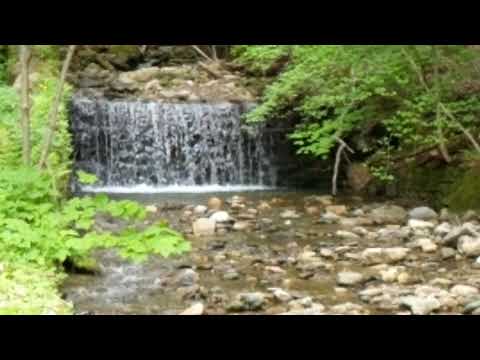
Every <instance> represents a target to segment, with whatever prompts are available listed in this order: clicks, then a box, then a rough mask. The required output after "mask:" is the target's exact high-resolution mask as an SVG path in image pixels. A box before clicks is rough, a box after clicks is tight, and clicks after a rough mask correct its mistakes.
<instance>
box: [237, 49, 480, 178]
mask: <svg viewBox="0 0 480 360" xmlns="http://www.w3.org/2000/svg"><path fill="white" fill-rule="evenodd" d="M234 55H235V56H236V57H237V58H238V60H239V61H240V62H241V63H242V64H244V65H246V66H247V68H248V69H249V71H250V72H252V73H253V74H256V76H271V75H272V74H275V75H277V74H278V76H275V77H273V78H272V81H271V84H270V85H269V86H268V87H267V88H266V90H265V93H264V97H263V99H262V102H261V104H260V106H259V107H258V108H256V109H255V110H254V111H253V112H251V113H250V114H249V115H248V120H249V121H252V122H256V121H265V120H269V119H278V120H281V119H286V118H291V117H296V118H299V119H301V121H300V123H299V125H298V127H297V129H296V130H295V131H294V132H293V133H292V134H291V139H292V140H293V141H294V143H295V144H296V145H297V146H298V151H299V153H301V154H308V155H312V156H315V157H324V158H326V157H328V156H329V155H331V153H332V150H334V149H335V148H336V147H337V144H338V139H345V140H348V142H349V143H350V145H351V146H352V147H354V148H355V150H356V152H357V156H360V157H362V158H363V159H368V160H369V163H370V164H371V167H372V169H373V170H374V171H375V173H376V174H377V175H378V176H380V177H382V178H383V179H391V174H390V169H391V168H392V167H393V166H392V153H393V152H394V151H395V152H396V153H397V155H398V154H409V153H410V152H418V151H420V150H422V149H431V148H438V149H439V151H440V152H441V154H442V156H443V157H444V159H445V161H446V162H450V161H451V158H450V153H449V145H451V144H453V143H454V140H456V139H457V138H458V137H462V139H465V141H466V142H467V143H468V145H467V146H464V149H465V150H468V152H469V155H471V154H472V152H471V150H474V155H476V156H478V155H479V154H478V153H479V152H480V147H479V146H478V128H479V125H480V124H479V121H478V115H479V112H480V98H479V95H480V91H479V90H480V68H479V67H478V59H479V58H480V57H479V56H480V54H479V52H478V49H477V48H476V47H475V46H464V45H448V46H447V45H445V46H443V45H442V46H439V45H435V46H432V45H411V46H400V45H369V46H365V45H358V46H356V45H355V46H354V45H328V46H327V45H312V46H304V45H281V46H273V45H272V46H237V47H236V48H234Z"/></svg>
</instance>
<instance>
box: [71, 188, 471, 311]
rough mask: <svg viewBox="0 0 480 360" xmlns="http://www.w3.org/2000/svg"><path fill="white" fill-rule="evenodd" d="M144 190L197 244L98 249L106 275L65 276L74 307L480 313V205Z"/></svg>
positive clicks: (153, 216) (153, 209)
mask: <svg viewBox="0 0 480 360" xmlns="http://www.w3.org/2000/svg"><path fill="white" fill-rule="evenodd" d="M140 200H143V201H145V202H146V203H147V204H149V205H150V204H151V203H152V202H153V203H154V205H150V206H149V207H148V210H149V211H150V220H149V221H156V220H158V219H160V218H164V219H167V220H168V221H169V222H170V223H171V225H172V226H173V227H174V228H176V229H177V230H179V231H181V232H182V233H184V234H185V235H186V236H187V238H188V239H189V240H190V241H191V243H192V251H191V252H190V253H189V254H188V255H186V256H183V257H180V258H172V259H161V258H155V259H151V260H150V261H149V262H147V263H144V264H132V263H128V262H126V261H123V260H121V259H120V258H119V257H117V256H116V255H115V253H112V252H99V253H97V254H96V255H95V256H96V258H97V260H98V262H99V265H100V272H99V274H97V275H80V274H74V275H71V276H70V278H69V279H68V280H67V281H66V282H65V284H64V287H63V292H64V294H65V297H66V298H67V299H68V300H70V301H72V302H73V303H74V305H75V309H76V313H78V314H191V315H200V314H207V315H215V314H260V315H262V314H269V315H274V314H292V315H297V314H300V315H323V314H339V315H344V314H345V315H347V314H348V315H350V314H352V315H369V314H377V315H380V314H399V315H400V314H402V315H410V314H414V315H427V314H480V291H479V289H480V217H479V216H478V214H476V213H475V212H471V211H470V212H467V213H464V214H461V215H458V214H450V213H449V212H448V211H447V210H441V211H438V212H436V211H434V210H432V209H430V208H428V207H424V206H420V207H415V206H405V207H403V206H399V205H395V204H391V203H387V202H380V201H377V202H372V201H369V202H367V203H366V202H365V201H364V200H362V199H360V198H342V199H340V198H338V199H333V198H332V197H330V196H318V195H311V194H308V196H306V194H303V193H272V192H260V193H246V194H245V193H244V194H224V195H222V196H218V197H213V196H212V197H209V196H207V195H203V196H196V197H194V198H190V199H189V198H185V199H180V200H178V199H177V200H175V201H171V200H168V199H167V200H165V199H162V200H160V199H159V200H158V201H152V198H151V197H149V196H145V197H144V198H143V199H140ZM155 203H157V204H155ZM415 205H418V204H415ZM107 220H108V219H102V218H99V219H98V221H97V226H98V227H99V228H101V229H108V230H110V231H111V230H115V228H116V229H119V228H121V227H122V225H123V224H118V223H109V222H108V221H107Z"/></svg>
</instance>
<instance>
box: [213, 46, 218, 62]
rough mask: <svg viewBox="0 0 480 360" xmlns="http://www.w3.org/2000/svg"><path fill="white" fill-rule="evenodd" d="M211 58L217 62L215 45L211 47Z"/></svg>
mask: <svg viewBox="0 0 480 360" xmlns="http://www.w3.org/2000/svg"><path fill="white" fill-rule="evenodd" d="M212 58H213V60H214V61H218V55H217V45H212Z"/></svg>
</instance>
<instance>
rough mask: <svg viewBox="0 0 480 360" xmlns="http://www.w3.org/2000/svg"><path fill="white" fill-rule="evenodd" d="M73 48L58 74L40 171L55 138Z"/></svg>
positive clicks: (43, 166)
mask: <svg viewBox="0 0 480 360" xmlns="http://www.w3.org/2000/svg"><path fill="white" fill-rule="evenodd" d="M75 47H76V45H70V47H69V48H68V53H67V57H66V58H65V61H64V62H63V68H62V73H61V74H60V81H59V83H58V89H57V94H56V96H55V100H54V102H53V105H52V108H51V110H50V115H49V122H48V127H47V129H46V131H45V137H44V143H43V148H42V152H41V157H40V162H39V167H40V168H41V169H44V168H45V166H46V164H47V160H48V155H49V153H50V148H51V147H52V143H53V139H54V137H55V131H56V129H57V122H58V110H59V108H60V103H61V100H62V96H63V89H64V85H65V78H66V77H67V73H68V69H69V67H70V63H71V61H72V57H73V54H74V52H75Z"/></svg>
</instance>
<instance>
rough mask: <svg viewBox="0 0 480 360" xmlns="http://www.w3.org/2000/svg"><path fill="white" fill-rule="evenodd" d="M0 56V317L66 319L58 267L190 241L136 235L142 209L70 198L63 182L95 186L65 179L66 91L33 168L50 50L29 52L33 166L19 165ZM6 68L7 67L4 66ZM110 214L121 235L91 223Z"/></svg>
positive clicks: (54, 72) (166, 233)
mask: <svg viewBox="0 0 480 360" xmlns="http://www.w3.org/2000/svg"><path fill="white" fill-rule="evenodd" d="M6 54H7V53H6V52H5V51H3V49H2V51H1V52H0V266H1V268H0V293H2V295H0V314H17V313H21V314H42V313H69V312H71V311H72V307H71V305H70V304H68V303H66V302H64V301H63V300H61V298H60V296H59V294H58V291H57V286H58V285H59V284H60V282H61V280H62V278H63V275H62V274H63V272H64V265H65V264H66V263H73V264H74V265H75V266H77V267H82V266H85V265H88V266H91V264H92V260H91V259H90V255H91V253H92V251H93V250H95V249H102V248H115V249H118V251H119V253H120V255H122V256H124V257H126V258H128V259H131V260H134V261H142V260H145V259H147V258H148V256H149V255H150V254H159V255H161V256H170V255H174V254H179V253H182V252H185V251H188V250H189V243H187V242H185V240H184V239H183V237H182V236H181V235H180V234H178V233H176V232H175V231H173V230H171V229H169V228H168V226H167V224H166V223H164V222H159V223H157V224H154V225H152V226H151V227H149V228H147V229H144V230H141V229H138V227H134V225H135V223H136V222H138V221H143V220H145V218H146V216H147V214H146V211H145V208H144V207H143V206H141V205H140V204H137V203H134V202H130V201H116V202H115V201H110V200H109V199H108V198H107V197H106V196H97V197H93V198H92V197H83V198H71V199H69V198H68V191H67V189H68V187H67V185H68V182H69V179H70V177H71V176H78V178H79V181H80V182H85V183H93V182H95V181H96V179H95V177H93V176H91V175H89V174H84V173H80V174H72V173H71V154H72V148H71V139H70V133H69V131H68V120H67V102H68V99H69V97H70V88H69V87H68V86H67V88H66V91H64V93H63V96H62V98H61V104H60V107H59V111H58V114H59V116H58V121H57V124H56V128H55V137H54V141H53V144H52V147H51V149H50V151H49V154H48V161H47V163H46V166H45V168H41V167H39V166H36V164H38V163H39V160H40V156H41V148H42V143H43V141H44V136H45V135H44V134H45V129H46V128H47V127H48V120H49V114H50V112H51V107H52V104H53V103H54V98H55V96H56V93H57V88H58V79H57V77H58V72H59V66H60V64H59V63H60V61H59V60H60V59H59V53H58V49H57V47H56V46H39V47H38V48H37V47H35V48H34V53H33V56H34V59H35V60H36V61H38V63H39V64H40V65H39V66H38V67H37V71H38V73H37V74H38V75H37V80H36V81H35V82H34V84H32V85H33V86H32V90H33V91H32V95H31V100H30V101H31V104H32V107H31V111H30V132H31V160H32V164H35V165H32V166H29V167H26V166H24V164H23V162H22V141H21V138H22V131H24V129H23V128H21V127H20V125H19V117H20V111H21V108H20V97H19V94H18V89H15V88H14V87H12V86H8V85H7V79H8V75H7V72H8V69H9V66H11V62H12V61H11V58H7V55H6ZM9 63H10V65H9ZM99 214H108V215H109V216H112V217H114V218H122V219H126V220H129V221H130V223H131V224H132V226H131V227H130V228H127V229H126V230H125V231H123V232H122V233H121V234H116V235H113V234H109V233H103V232H100V231H98V230H97V229H95V228H94V224H95V217H96V216H97V215H99Z"/></svg>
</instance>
